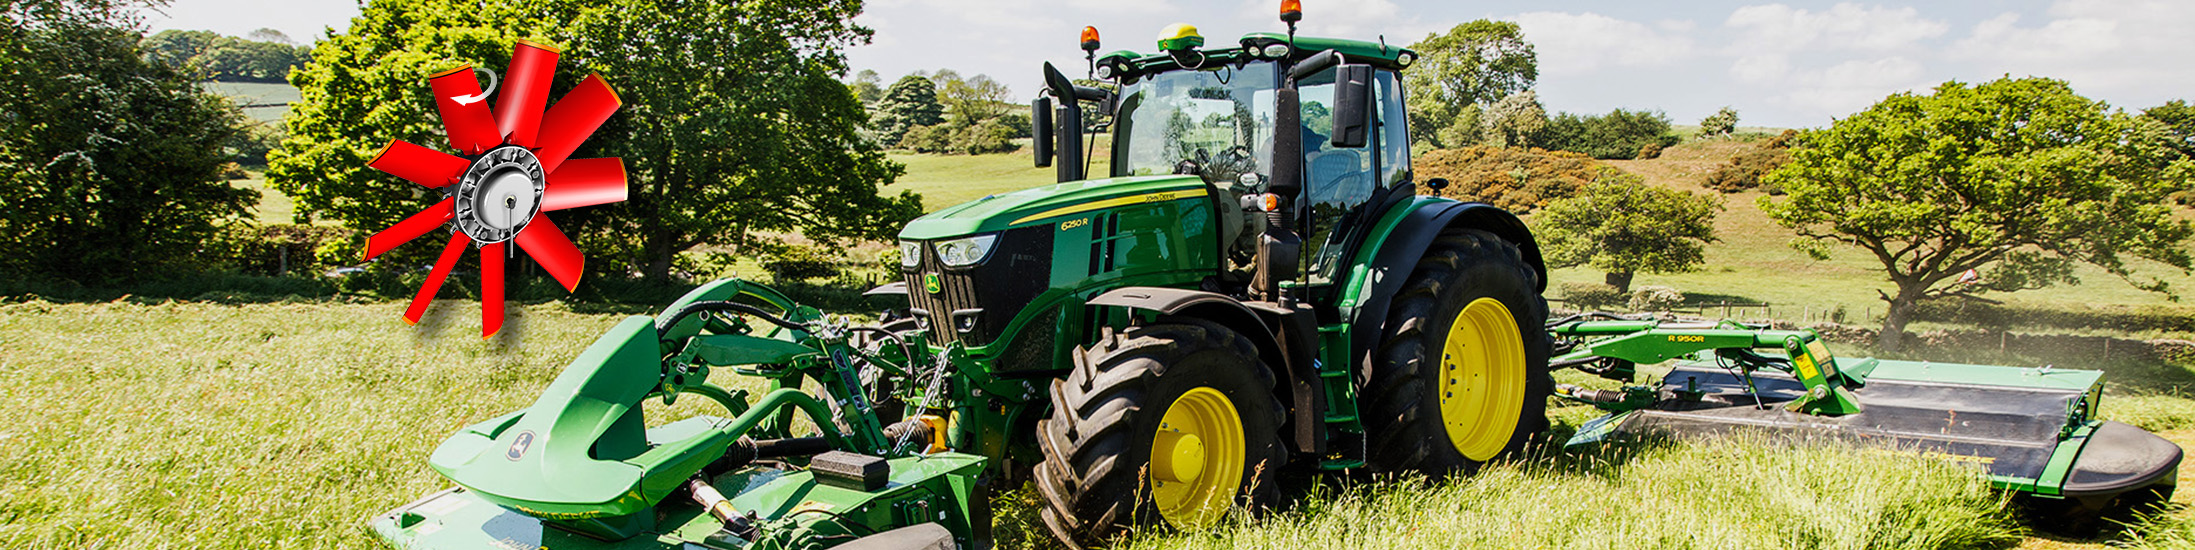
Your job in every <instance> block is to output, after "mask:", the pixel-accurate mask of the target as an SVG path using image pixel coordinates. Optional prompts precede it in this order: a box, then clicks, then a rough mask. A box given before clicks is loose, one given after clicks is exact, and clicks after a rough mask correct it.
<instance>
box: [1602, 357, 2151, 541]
mask: <svg viewBox="0 0 2195 550" xmlns="http://www.w3.org/2000/svg"><path fill="white" fill-rule="evenodd" d="M1849 361H1851V362H1852V364H1851V365H1850V366H1847V367H1845V368H1846V369H1847V370H1851V371H1860V372H1865V373H1866V374H1865V375H1866V380H1867V383H1866V385H1865V387H1863V388H1859V389H1855V390H1853V391H1852V394H1853V395H1854V396H1856V397H1857V398H1858V399H1859V402H1860V404H1861V405H1862V406H1863V407H1864V410H1863V411H1862V412H1860V413H1857V414H1849V415H1841V416H1821V415H1809V414H1801V413H1797V412H1791V411H1789V410H1786V409H1785V408H1784V407H1781V406H1779V405H1781V404H1784V403H1788V402H1790V401H1792V400H1794V399H1797V398H1798V397H1800V396H1801V395H1803V394H1804V393H1805V391H1806V389H1805V387H1804V386H1803V385H1802V384H1801V383H1800V382H1799V381H1797V380H1794V379H1793V378H1792V377H1791V376H1789V375H1788V374H1784V373H1781V372H1773V371H1767V370H1762V371H1755V372H1754V373H1753V375H1752V386H1753V388H1754V390H1756V391H1748V389H1747V384H1746V381H1745V379H1744V378H1743V377H1742V376H1740V375H1738V374H1737V373H1736V371H1735V370H1726V369H1724V368H1721V367H1720V366H1717V365H1716V364H1715V363H1713V362H1687V363H1680V364H1678V366H1677V367H1676V368H1675V369H1673V370H1671V371H1670V373H1669V374H1668V375H1667V376H1665V377H1663V378H1662V384H1661V386H1660V389H1661V390H1662V395H1663V396H1664V398H1663V399H1662V400H1660V401H1658V402H1656V403H1655V404H1654V406H1653V407H1652V408H1648V409H1642V410H1635V411H1630V412H1625V413H1618V414H1612V415H1609V416H1605V417H1602V418H1599V419H1595V420H1593V421H1592V422H1589V423H1587V424H1586V425H1584V426H1582V427H1580V429H1579V430H1578V434H1577V435H1576V436H1575V437H1573V438H1572V439H1571V440H1570V444H1571V445H1579V444H1586V443H1592V442H1597V441H1600V440H1602V439H1604V438H1606V437H1608V436H1610V435H1612V434H1615V433H1631V434H1654V435H1665V436H1699V435H1722V434H1729V433H1738V432H1755V433H1765V434H1769V435H1771V436H1775V437H1789V438H1796V439H1815V438H1828V439H1835V440H1837V441H1839V442H1852V443H1860V444H1864V445H1869V446H1872V447H1876V448H1882V449H1892V450H1896V451H1903V452H1913V453H1918V454H1920V455H1922V456H1926V457H1929V458H1934V459H1939V460H1950V461H1955V462H1961V463H1967V464H1973V465H1976V466H1980V467H1981V468H1982V469H1983V470H1985V471H1986V472H1987V473H1988V476H1989V479H1990V481H1991V482H1992V483H1993V484H1995V485H1997V486H1998V487H2000V488H2006V489H2011V490H2015V491H2018V492H2020V493H2023V494H2026V495H2032V496H2036V497H2040V498H2042V499H2048V500H2059V499H2066V500H2070V501H2072V502H2068V503H2067V504H2071V505H2072V508H2075V509H2079V510H2086V511H2095V510H2102V509H2104V508H2106V507H2109V506H2111V505H2112V504H2113V503H2114V502H2115V501H2117V500H2118V499H2119V497H2120V496H2122V495H2128V494H2129V493H2135V492H2137V491H2142V490H2145V489H2146V490H2150V491H2151V492H2152V493H2153V494H2154V495H2157V496H2169V495H2170V494H2171V491H2172V489H2173V486H2175V485H2176V484H2177V482H2178V476H2177V475H2176V473H2177V471H2178V468H2179V464H2180V459H2181V450H2180V448H2179V446H2177V445H2174V444H2172V443H2171V442H2169V441H2166V440H2164V439H2163V438H2160V437H2157V436H2156V435H2154V434H2151V433H2149V432H2147V431H2143V430H2141V429H2140V428H2135V427H2133V426H2129V425H2126V424H2121V423H2118V422H2109V421H2100V420H2094V419H2092V417H2093V415H2094V411H2096V406H2097V404H2098V401H2099V399H2100V396H2101V393H2102V373H2100V372H2097V371H2085V370H2052V369H2029V368H2015V367H1995V366H1983V365H1963V364H1947V363H1923V362H1912V361H1882V360H1874V359H1860V360H1849ZM1685 392H1699V393H1698V398H1697V399H1691V398H1688V397H1686V396H1687V395H1688V394H1687V393H1685ZM1756 396H1757V397H1758V401H1756ZM2149 494H2151V493H2144V494H2143V496H2148V495H2149Z"/></svg>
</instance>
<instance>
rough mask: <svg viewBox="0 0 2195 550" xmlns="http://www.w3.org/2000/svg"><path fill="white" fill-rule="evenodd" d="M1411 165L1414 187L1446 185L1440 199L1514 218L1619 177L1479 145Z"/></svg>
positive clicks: (1535, 152)
mask: <svg viewBox="0 0 2195 550" xmlns="http://www.w3.org/2000/svg"><path fill="white" fill-rule="evenodd" d="M1413 164H1414V165H1415V166H1414V169H1415V170H1416V171H1417V174H1418V178H1419V181H1425V180H1429V179H1432V178H1446V179H1447V180H1448V183H1449V185H1448V188H1447V189H1442V190H1441V191H1440V192H1439V194H1440V195H1441V196H1445V197H1450V198H1456V199H1460V200H1469V201H1482V202H1486V203H1489V204H1493V205H1495V206H1499V207H1502V208H1505V209H1508V210H1510V211H1513V212H1518V213H1523V212H1529V211H1531V210H1533V209H1536V208H1539V207H1542V206H1546V205H1547V203H1548V201H1553V200H1556V199H1562V198H1567V197H1570V196H1573V195H1576V194H1578V189H1579V188H1580V187H1583V186H1584V185H1585V184H1587V183H1592V182H1595V181H1600V180H1602V179H1607V178H1612V177H1616V176H1617V175H1620V174H1622V172H1621V171H1619V170H1616V169H1615V168H1614V167H1610V166H1608V165H1605V164H1601V163H1599V162H1594V161H1593V159H1591V158H1588V157H1586V156H1585V155H1581V154H1578V153H1571V152H1566V151H1554V152H1550V151H1546V150H1542V149H1504V148H1498V147H1488V146H1483V145H1481V146H1472V147H1464V148H1460V149H1440V150H1435V151H1432V152H1429V153H1426V154H1425V155H1423V156H1420V157H1418V158H1417V160H1416V161H1415V162H1414V163H1413Z"/></svg>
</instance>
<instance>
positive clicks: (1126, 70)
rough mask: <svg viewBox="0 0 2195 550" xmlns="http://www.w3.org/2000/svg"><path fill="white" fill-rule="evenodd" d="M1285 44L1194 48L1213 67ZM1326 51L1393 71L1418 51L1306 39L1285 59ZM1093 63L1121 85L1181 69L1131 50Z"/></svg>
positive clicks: (1249, 38) (1257, 39) (1254, 41)
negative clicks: (1108, 68)
mask: <svg viewBox="0 0 2195 550" xmlns="http://www.w3.org/2000/svg"><path fill="white" fill-rule="evenodd" d="M1287 43H1288V35H1286V34H1281V33H1274V32H1254V33H1249V34H1245V35H1242V38H1241V39H1240V40H1237V41H1236V42H1235V45H1234V46H1230V47H1224V48H1197V49H1196V51H1197V53H1199V54H1202V55H1203V56H1204V59H1205V61H1201V62H1199V63H1198V64H1199V65H1203V66H1217V65H1214V64H1213V63H1215V62H1216V63H1221V64H1228V65H1233V64H1236V63H1242V62H1248V61H1265V60H1271V59H1276V58H1268V57H1265V56H1264V51H1263V50H1264V49H1265V47H1266V46H1270V45H1273V44H1287ZM1326 50H1334V51H1336V52H1340V53H1341V55H1342V56H1343V57H1345V58H1347V59H1348V60H1349V62H1350V63H1362V64H1367V65H1371V66H1374V67H1379V68H1382V69H1388V70H1397V71H1399V70H1402V69H1404V68H1407V67H1409V66H1410V65H1411V64H1412V63H1415V62H1416V61H1417V60H1418V52H1416V51H1413V50H1411V49H1409V48H1404V47H1402V46H1397V45H1392V44H1387V43H1386V42H1385V41H1381V42H1366V41H1363V40H1348V39H1343V38H1319V37H1310V36H1298V37H1296V40H1295V47H1293V48H1289V50H1288V53H1287V57H1288V58H1289V59H1291V60H1302V59H1303V58H1306V57H1310V56H1312V55H1314V54H1317V53H1319V52H1323V51H1326ZM1097 64H1098V66H1101V67H1110V68H1111V69H1112V71H1113V77H1114V78H1119V79H1121V81H1122V82H1133V81H1135V80H1136V79H1137V78H1140V77H1142V76H1143V75H1148V74H1152V73H1160V72H1166V71H1173V70H1179V69H1181V68H1182V66H1181V65H1180V63H1178V62H1177V61H1175V59H1174V57H1173V56H1172V55H1170V54H1167V53H1163V52H1161V53H1152V54H1145V53H1138V52H1135V51H1132V50H1119V51H1115V52H1112V53H1108V54H1105V55H1103V56H1099V57H1098V58H1097Z"/></svg>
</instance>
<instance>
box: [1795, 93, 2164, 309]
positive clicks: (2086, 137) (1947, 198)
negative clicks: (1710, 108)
mask: <svg viewBox="0 0 2195 550" xmlns="http://www.w3.org/2000/svg"><path fill="white" fill-rule="evenodd" d="M1799 141H1800V143H1801V147H1798V148H1795V149H1793V150H1792V151H1791V155H1792V159H1791V162H1789V163H1787V164H1785V165H1783V166H1782V167H1781V168H1778V169H1776V170H1775V171H1773V172H1770V173H1769V174H1768V175H1767V176H1766V178H1765V183H1767V184H1770V185H1777V186H1780V187H1782V188H1783V190H1784V191H1785V192H1786V193H1789V195H1787V196H1786V197H1783V198H1781V199H1778V198H1776V197H1763V198H1762V199H1761V208H1762V210H1764V211H1765V212H1767V214H1768V215H1769V216H1770V217H1771V218H1773V219H1775V220H1776V221H1777V222H1778V223H1781V224H1783V225H1784V226H1786V227H1790V228H1793V229H1795V230H1797V231H1798V234H1799V235H1800V236H1801V237H1802V240H1801V241H1797V242H1795V243H1794V244H1796V245H1800V246H1801V247H1802V248H1803V249H1805V250H1807V251H1809V252H1810V253H1812V254H1814V255H1815V256H1816V257H1826V254H1827V251H1828V250H1827V248H1826V245H1824V244H1823V243H1829V242H1836V243H1844V244H1847V245H1851V246H1854V247H1857V248H1859V249H1861V250H1863V251H1865V252H1866V253H1868V254H1869V255H1871V256H1873V257H1875V258H1876V259H1877V260H1878V261H1880V262H1881V263H1882V266H1883V269H1884V270H1885V272H1886V274H1887V275H1888V277H1889V279H1890V282H1891V283H1893V284H1894V285H1895V286H1896V290H1895V291H1894V293H1883V294H1882V299H1883V300H1884V301H1886V302H1889V304H1890V307H1889V311H1888V313H1887V315H1886V316H1885V318H1884V321H1883V330H1882V332H1881V335H1880V336H1879V341H1878V344H1880V345H1881V346H1882V347H1883V348H1884V349H1888V350H1896V349H1898V348H1899V347H1900V346H1901V345H1902V343H1903V329H1904V327H1905V324H1906V322H1907V321H1908V320H1910V319H1911V318H1912V314H1913V311H1914V308H1915V306H1916V304H1917V303H1918V302H1920V301H1922V300H1925V299H1930V298H1940V297H1947V296H1961V295H1973V294H1980V293H1983V292H1989V291H2012V290H2022V289H2036V288H2044V287H2048V286H2051V285H2054V284H2059V283H2077V282H2078V281H2077V280H2076V279H2075V278H2074V276H2073V267H2074V265H2075V264H2077V263H2086V264H2091V265H2095V266H2097V267H2101V268H2103V269H2104V271H2106V272H2109V273H2111V274H2113V275H2115V276H2118V277H2120V278H2122V279H2125V280H2127V281H2128V282H2129V283H2132V284H2134V285H2136V286H2138V287H2140V288H2144V289H2148V290H2153V291H2166V290H2168V289H2167V288H2166V287H2165V284H2164V283H2163V281H2161V280H2157V279H2148V280H2137V278H2136V275H2135V274H2134V273H2133V270H2132V268H2131V267H2130V266H2129V265H2128V263H2127V260H2128V256H2134V257H2141V258H2148V259H2151V260H2156V261H2158V262H2162V263H2164V264H2166V265H2170V266H2174V267H2177V268H2180V269H2181V270H2186V269H2188V267H2189V265H2190V258H2189V254H2188V252H2187V250H2186V249H2185V248H2183V246H2182V245H2183V243H2184V242H2186V240H2187V238H2188V237H2189V235H2190V233H2191V228H2190V224H2189V222H2186V221H2180V220H2175V219H2173V217H2172V207H2171V206H2169V205H2168V204H2166V203H2165V202H2163V199H2164V198H2165V196H2166V195H2167V194H2168V193H2171V192H2172V191H2174V190H2178V189H2182V188H2184V187H2185V186H2186V184H2187V183H2188V181H2189V176H2190V174H2191V173H2195V165H2191V164H2190V162H2189V161H2187V160H2186V159H2184V158H2181V157H2180V156H2179V155H2178V154H2177V153H2175V152H2173V150H2172V148H2171V147H2170V145H2171V143H2170V142H2171V139H2170V136H2169V133H2168V132H2167V131H2165V128H2164V127H2163V126H2162V125H2160V124H2157V123H2155V122H2151V121H2147V120H2143V119H2141V118H2140V117H2136V116H2132V115H2129V114H2126V113H2123V112H2119V111H2116V110H2113V109H2111V108H2110V107H2109V106H2107V105H2105V104H2104V103H2103V102H2100V101H2095V100H2090V99H2088V98H2085V97H2081V96H2080V95H2077V94H2075V93H2074V92H2073V90H2072V88H2071V87H2069V86H2068V85H2067V84H2066V83H2065V82H2063V81H2059V80H2051V79H2045V78H2017V79H2015V78H2005V79H1999V80H1996V81H1992V82H1988V83H1984V84H1980V85H1969V84H1965V83H1960V82H1947V83H1944V84H1942V85H1940V86H1937V87H1936V88H1935V89H1934V90H1933V91H1931V92H1930V93H1927V94H1915V93H1899V94H1895V95H1892V96H1890V97H1888V98H1885V99H1883V100H1882V101H1881V102H1879V103H1876V104H1875V105H1874V106H1873V107H1870V108H1868V109H1867V110H1866V111H1862V112H1860V113H1858V114H1855V115H1852V116H1850V117H1846V118H1844V119H1841V120H1838V121H1837V122H1836V123H1834V124H1832V125H1831V126H1830V127H1829V128H1827V129H1823V130H1818V131H1813V132H1809V133H1807V134H1806V135H1805V136H1804V137H1802V138H1801V139H1800V140H1799ZM1969 270H1973V271H1974V272H1975V273H1976V274H1977V275H1978V278H1969V281H1970V282H1961V281H1960V279H1961V278H1962V277H1961V276H1962V275H1964V274H1966V273H1967V272H1968V271H1969Z"/></svg>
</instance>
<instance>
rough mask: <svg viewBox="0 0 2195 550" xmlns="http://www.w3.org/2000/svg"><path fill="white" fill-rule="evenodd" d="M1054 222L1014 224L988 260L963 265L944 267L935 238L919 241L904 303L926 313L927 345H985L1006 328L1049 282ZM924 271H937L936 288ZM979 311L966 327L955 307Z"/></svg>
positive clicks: (907, 273) (927, 272)
mask: <svg viewBox="0 0 2195 550" xmlns="http://www.w3.org/2000/svg"><path fill="white" fill-rule="evenodd" d="M1052 233H1053V231H1052V226H1050V225H1039V226H1034V227H1024V228H1020V229H1012V230H1008V231H1006V232H1005V233H1004V234H1002V235H999V237H998V242H997V243H995V244H994V245H993V246H996V247H997V248H995V249H994V250H992V251H991V257H990V259H988V260H986V261H984V263H981V264H977V265H974V266H970V267H965V268H951V267H946V266H945V264H943V263H941V262H939V261H938V259H937V251H936V250H933V249H932V247H931V245H932V244H933V243H923V246H922V262H921V264H920V266H919V267H918V268H916V269H915V270H913V271H902V273H903V274H904V276H905V277H906V279H907V300H908V304H909V305H912V306H914V308H915V309H920V310H923V311H924V312H926V313H927V317H928V318H929V321H930V344H931V345H934V346H944V345H946V344H952V343H956V342H957V343H961V344H964V345H968V346H983V345H989V344H990V343H991V341H992V340H995V339H997V338H998V336H999V333H1000V332H1003V331H1005V330H1006V325H1008V324H1010V323H1012V322H1013V320H1014V316H1015V315H1017V314H1019V313H1021V310H1023V309H1025V308H1027V307H1028V305H1029V302H1030V300H1033V299H1035V298H1036V296H1037V294H1040V293H1043V292H1044V289H1046V288H1049V287H1050V286H1051V274H1052ZM925 274H936V275H937V277H938V291H937V292H935V293H932V292H930V291H929V289H928V288H927V287H926V285H924V284H923V280H922V279H923V276H924V275H925ZM976 310H980V311H981V312H980V313H976V314H974V315H975V319H973V325H974V326H972V327H970V330H969V331H967V332H965V333H964V332H961V330H960V327H961V325H962V322H961V321H959V320H956V319H954V316H953V314H954V313H955V312H966V311H976Z"/></svg>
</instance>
